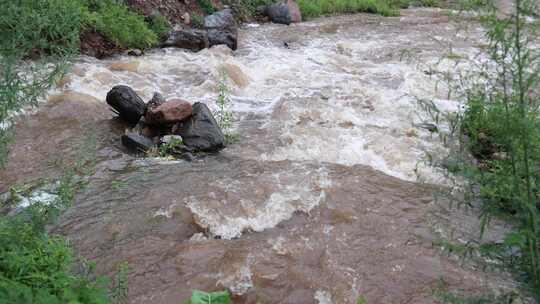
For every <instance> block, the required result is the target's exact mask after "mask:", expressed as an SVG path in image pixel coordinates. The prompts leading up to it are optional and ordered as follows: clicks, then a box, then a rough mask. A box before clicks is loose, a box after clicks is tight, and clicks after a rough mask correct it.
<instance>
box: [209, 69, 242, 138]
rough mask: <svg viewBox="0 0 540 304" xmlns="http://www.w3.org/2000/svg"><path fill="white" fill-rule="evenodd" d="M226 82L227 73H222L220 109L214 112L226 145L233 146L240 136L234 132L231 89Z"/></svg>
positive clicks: (219, 84) (219, 92) (218, 100)
mask: <svg viewBox="0 0 540 304" xmlns="http://www.w3.org/2000/svg"><path fill="white" fill-rule="evenodd" d="M226 81H227V75H226V73H225V72H222V74H221V79H220V81H219V83H218V98H217V100H216V104H217V106H218V109H217V111H215V112H214V116H215V117H216V121H217V123H218V125H219V127H220V128H221V131H222V132H223V134H224V135H225V141H226V143H227V144H231V143H234V142H236V141H237V140H238V135H237V134H235V133H233V132H232V127H233V114H232V111H231V99H230V97H229V88H228V87H227V84H226Z"/></svg>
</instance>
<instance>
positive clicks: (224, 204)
mask: <svg viewBox="0 0 540 304" xmlns="http://www.w3.org/2000/svg"><path fill="white" fill-rule="evenodd" d="M466 22H467V23H468V26H467V28H466V30H464V28H463V24H461V23H462V22H461V21H458V22H456V21H452V20H451V19H449V18H448V16H447V15H446V14H445V13H444V12H443V11H440V10H434V9H412V10H404V11H402V15H401V16H400V17H391V18H384V17H380V16H375V15H366V14H359V15H351V16H340V17H328V18H321V19H317V20H314V21H309V22H304V23H301V24H296V25H292V26H281V25H274V24H264V25H250V24H248V25H245V26H244V27H243V28H242V29H241V30H240V37H239V42H240V45H239V49H238V50H237V51H236V52H234V53H233V52H231V51H230V50H229V49H227V48H224V47H217V48H212V49H208V50H203V51H201V52H198V53H191V52H188V51H185V50H179V49H163V50H153V51H151V52H149V53H148V54H146V55H144V56H143V57H127V56H120V57H117V58H113V59H108V60H101V61H100V60H97V59H94V58H88V57H81V58H79V59H78V60H77V61H76V63H75V64H74V67H73V69H72V71H71V72H70V73H69V74H68V75H67V76H66V77H64V79H62V80H61V81H60V82H59V84H58V86H57V88H55V90H54V91H53V92H51V94H50V96H49V100H48V102H47V103H45V104H43V105H42V106H41V107H40V109H39V110H38V111H37V113H35V114H33V115H29V116H28V117H27V118H25V119H21V121H20V122H19V123H18V124H17V125H16V138H17V140H16V144H15V145H14V147H13V152H12V153H11V155H10V159H9V163H8V167H7V168H6V169H5V170H4V171H2V172H0V180H1V182H0V192H3V191H6V190H7V189H8V187H9V185H11V184H14V183H15V182H21V181H32V180H35V179H38V178H42V177H51V176H55V175H57V174H59V173H58V172H57V170H56V169H55V168H54V166H51V159H55V158H70V157H72V156H74V155H76V154H77V153H78V152H77V151H75V150H74V148H72V146H71V145H70V143H71V142H73V141H76V140H80V139H81V138H83V135H85V134H89V133H90V134H92V135H93V138H94V139H97V140H95V144H96V145H97V151H96V153H95V154H94V155H93V157H94V158H95V160H96V161H97V164H96V166H95V170H94V172H93V173H92V174H91V175H90V176H88V177H87V181H88V185H87V187H86V188H85V189H84V190H83V191H82V192H81V193H79V194H78V195H77V197H76V201H75V203H74V206H73V207H72V208H70V209H69V210H68V211H67V212H66V213H65V214H64V215H63V216H62V217H61V219H60V221H59V223H58V224H57V225H56V226H55V227H53V228H52V231H53V232H57V233H61V234H63V235H66V236H67V237H68V238H69V239H70V240H71V242H72V244H73V245H74V247H75V249H76V250H77V252H78V253H79V254H81V255H82V256H84V257H86V258H88V259H90V260H93V261H96V262H97V271H98V272H99V273H101V274H108V275H113V274H114V272H115V270H116V267H117V266H118V264H119V263H121V262H123V261H127V262H128V263H129V265H130V268H131V269H132V271H131V272H130V274H129V282H130V285H129V299H130V303H171V304H172V303H175V304H176V303H181V302H182V300H183V299H186V298H187V297H188V296H189V294H190V291H191V290H192V289H194V288H196V289H202V290H218V289H224V288H228V289H229V290H230V291H231V292H232V293H233V294H234V295H235V303H291V304H292V303H295V304H298V303H336V304H340V303H356V302H355V301H356V299H357V298H358V297H359V296H360V295H362V296H363V297H365V298H366V300H367V302H368V303H370V304H373V303H434V299H433V296H432V290H433V288H436V287H437V286H439V285H440V284H441V282H444V284H445V285H446V286H448V287H449V288H450V289H457V288H461V289H465V290H468V291H473V292H477V291H481V290H483V289H485V288H502V287H504V288H512V286H513V283H512V281H511V280H510V279H509V278H508V275H506V274H504V273H491V272H489V273H488V272H486V271H484V270H481V269H479V268H477V267H475V266H474V265H462V263H460V262H459V261H458V260H457V259H455V258H453V257H450V256H447V255H445V254H443V253H442V252H441V251H440V249H439V248H437V247H434V246H432V242H433V241H434V240H435V239H436V238H437V237H438V236H440V235H441V234H443V235H445V234H444V233H441V231H442V230H448V231H450V230H452V229H458V230H460V229H461V230H467V231H462V232H463V233H462V234H463V235H467V236H473V237H474V235H475V233H474V232H477V231H476V230H475V229H477V226H476V225H477V222H476V220H475V217H474V216H473V215H470V214H462V213H453V214H451V215H448V213H449V212H450V213H451V212H453V211H449V210H440V207H438V205H437V204H436V203H434V202H433V196H432V193H431V192H432V186H428V185H426V184H425V182H428V183H429V184H431V185H433V184H435V185H437V184H444V183H445V180H444V177H443V175H442V174H441V172H439V171H438V170H437V169H436V168H434V167H431V166H429V163H428V162H427V161H426V158H427V156H428V155H441V154H444V153H446V150H445V149H444V148H443V146H442V145H441V143H440V141H439V138H438V137H437V136H436V135H434V134H432V133H431V132H430V131H429V130H427V129H424V128H422V127H419V126H421V125H422V124H423V123H433V121H431V120H430V119H431V118H430V117H428V116H426V114H425V112H424V110H423V107H422V105H421V103H420V102H419V101H422V100H431V101H433V103H434V104H435V105H436V106H437V107H438V108H439V109H441V111H450V112H452V111H456V110H458V108H459V104H458V103H457V102H456V101H453V100H448V88H447V87H446V85H445V83H444V81H442V80H441V79H440V78H438V77H436V76H434V74H433V73H432V71H433V70H434V69H435V70H439V71H454V70H457V69H468V68H469V66H467V65H465V64H460V63H459V58H471V57H473V56H474V55H475V54H476V53H477V50H478V47H481V46H482V39H481V37H482V35H483V32H482V29H481V28H480V26H479V25H477V24H475V23H473V22H472V21H466ZM223 71H224V72H225V73H226V75H227V83H228V85H229V87H230V97H231V100H232V105H233V107H232V110H233V112H234V115H235V118H236V119H235V126H234V128H235V132H236V133H238V134H239V135H240V140H239V142H238V143H236V144H233V145H231V146H230V147H228V148H227V149H225V150H224V151H222V152H221V153H220V154H219V155H213V156H208V157H206V158H204V159H202V160H198V161H195V162H192V163H189V162H184V161H167V160H163V159H152V158H137V157H134V156H130V155H127V154H126V153H124V152H123V151H122V148H121V147H120V144H119V140H118V138H119V136H118V135H119V134H122V132H123V126H121V125H120V123H119V122H118V121H115V120H114V119H111V118H112V113H110V112H109V111H108V109H107V106H106V104H105V101H104V100H105V96H106V94H107V92H108V90H110V89H111V88H112V86H114V85H117V84H125V85H129V86H131V87H133V88H134V89H135V90H136V91H137V92H138V93H139V94H140V96H141V97H142V98H143V99H144V100H149V99H150V97H151V96H152V94H153V92H154V91H159V92H161V93H162V94H163V95H164V96H165V97H167V98H172V97H180V98H182V99H185V100H189V101H191V102H197V101H198V102H205V103H207V104H208V105H209V106H210V107H211V108H214V109H215V108H216V106H215V99H216V95H217V84H218V81H219V80H220V77H222V76H221V73H222V72H223ZM440 127H441V128H444V127H445V126H444V125H442V126H440ZM434 214H435V215H434ZM455 214H459V215H460V216H462V218H463V219H467V220H468V222H467V223H468V224H467V225H463V223H462V222H460V219H457V220H456V219H453V218H452V216H454V215H455ZM464 227H465V228H464ZM493 237H494V238H497V235H495V236H493Z"/></svg>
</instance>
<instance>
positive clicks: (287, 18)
mask: <svg viewBox="0 0 540 304" xmlns="http://www.w3.org/2000/svg"><path fill="white" fill-rule="evenodd" d="M263 13H264V15H266V16H268V17H269V18H270V20H271V21H272V22H274V23H281V24H287V25H289V24H291V23H298V22H302V14H301V13H300V8H299V7H298V4H297V3H296V1H294V0H285V1H283V2H280V3H275V4H269V5H267V6H266V7H265V9H264V12H263Z"/></svg>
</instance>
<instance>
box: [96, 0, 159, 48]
mask: <svg viewBox="0 0 540 304" xmlns="http://www.w3.org/2000/svg"><path fill="white" fill-rule="evenodd" d="M87 24H88V25H89V26H90V27H93V28H95V29H96V30H98V31H99V32H101V33H103V34H105V35H106V36H107V37H108V38H109V39H111V40H113V41H114V42H115V43H116V44H118V45H119V46H121V47H125V48H130V47H131V48H140V49H145V48H148V47H151V46H152V45H154V44H156V43H157V38H158V37H157V35H156V33H154V32H153V31H151V30H150V29H149V28H148V26H147V24H146V23H145V22H144V17H142V16H140V15H138V14H136V13H133V12H131V11H129V9H128V8H127V7H126V6H125V5H121V4H117V5H107V6H103V7H100V8H99V9H98V10H97V11H95V12H91V13H90V14H88V20H87Z"/></svg>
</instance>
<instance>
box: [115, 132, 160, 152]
mask: <svg viewBox="0 0 540 304" xmlns="http://www.w3.org/2000/svg"><path fill="white" fill-rule="evenodd" d="M122 144H123V145H124V146H125V147H126V148H128V149H129V150H131V151H133V152H146V151H148V150H150V149H151V148H152V147H154V142H153V141H152V140H151V139H150V138H148V137H146V136H143V135H140V134H137V133H134V132H127V133H126V134H125V135H122Z"/></svg>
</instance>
